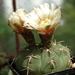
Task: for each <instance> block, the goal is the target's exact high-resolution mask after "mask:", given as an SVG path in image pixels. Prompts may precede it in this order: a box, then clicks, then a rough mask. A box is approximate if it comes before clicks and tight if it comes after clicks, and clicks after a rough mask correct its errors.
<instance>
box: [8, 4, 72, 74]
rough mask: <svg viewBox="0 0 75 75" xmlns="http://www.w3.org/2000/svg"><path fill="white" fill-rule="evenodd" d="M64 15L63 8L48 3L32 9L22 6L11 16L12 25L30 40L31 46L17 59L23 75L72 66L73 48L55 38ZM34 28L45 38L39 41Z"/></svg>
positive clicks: (16, 62) (10, 24) (17, 66)
mask: <svg viewBox="0 0 75 75" xmlns="http://www.w3.org/2000/svg"><path fill="white" fill-rule="evenodd" d="M60 18H61V10H60V8H58V7H56V6H55V5H54V4H50V5H49V4H47V3H44V4H42V5H40V6H39V7H37V8H34V10H32V11H31V12H30V13H26V11H25V10H24V9H18V10H17V11H16V12H13V13H12V15H11V16H10V17H9V21H8V22H9V23H8V24H9V26H10V27H11V28H13V30H14V31H15V32H17V33H18V34H20V35H22V36H23V38H24V39H25V40H26V42H27V43H28V47H26V48H24V49H22V50H20V52H19V54H18V56H17V57H16V58H15V59H14V60H13V63H14V64H15V66H16V70H17V71H18V72H19V73H20V75H43V74H47V73H53V72H57V71H61V70H65V69H68V68H70V67H71V64H72V62H71V60H70V49H69V48H67V47H65V46H63V45H62V44H61V41H60V42H56V41H53V34H54V32H55V30H56V28H57V26H58V25H59V24H60ZM33 30H34V31H33ZM32 31H33V32H34V33H35V31H37V34H38V35H39V38H40V40H41V42H40V43H39V44H37V43H36V40H35V39H36V38H35V37H34V34H33V32H32Z"/></svg>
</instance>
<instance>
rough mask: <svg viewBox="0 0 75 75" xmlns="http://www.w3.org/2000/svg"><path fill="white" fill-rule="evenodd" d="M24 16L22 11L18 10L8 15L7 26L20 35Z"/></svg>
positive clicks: (24, 13)
mask: <svg viewBox="0 0 75 75" xmlns="http://www.w3.org/2000/svg"><path fill="white" fill-rule="evenodd" d="M25 15H26V12H25V10H24V9H18V10H17V11H16V12H13V13H12V15H10V17H9V20H8V25H9V26H10V27H11V28H12V29H14V31H16V32H18V33H21V32H22V31H23V23H24V21H23V17H24V16H25Z"/></svg>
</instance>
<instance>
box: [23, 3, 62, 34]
mask: <svg viewBox="0 0 75 75" xmlns="http://www.w3.org/2000/svg"><path fill="white" fill-rule="evenodd" d="M60 18H61V11H60V8H57V7H56V6H55V5H54V4H51V5H49V4H47V3H44V5H40V7H37V8H34V10H33V11H32V12H30V13H28V14H26V16H25V17H23V20H24V21H25V22H24V27H25V28H27V29H35V30H38V32H39V33H40V34H49V33H50V32H51V31H53V30H55V28H56V27H57V26H58V24H59V23H60Z"/></svg>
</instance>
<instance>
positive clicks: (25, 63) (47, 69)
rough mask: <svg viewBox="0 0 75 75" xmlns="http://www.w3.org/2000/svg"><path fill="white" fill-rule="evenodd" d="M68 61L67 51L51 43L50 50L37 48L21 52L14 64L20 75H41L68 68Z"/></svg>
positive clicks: (59, 44)
mask: <svg viewBox="0 0 75 75" xmlns="http://www.w3.org/2000/svg"><path fill="white" fill-rule="evenodd" d="M69 60H70V52H69V49H68V48H67V47H64V46H63V45H61V43H59V42H58V43H57V44H56V43H55V42H53V43H52V46H51V48H50V49H47V48H44V47H37V48H36V49H29V48H28V49H25V50H24V51H21V52H20V54H19V55H18V56H17V58H16V59H15V62H14V63H15V65H16V68H17V70H18V71H19V72H20V73H21V74H22V73H23V74H26V73H29V75H43V74H47V73H52V72H56V71H60V70H64V69H67V68H69V67H70V61H69Z"/></svg>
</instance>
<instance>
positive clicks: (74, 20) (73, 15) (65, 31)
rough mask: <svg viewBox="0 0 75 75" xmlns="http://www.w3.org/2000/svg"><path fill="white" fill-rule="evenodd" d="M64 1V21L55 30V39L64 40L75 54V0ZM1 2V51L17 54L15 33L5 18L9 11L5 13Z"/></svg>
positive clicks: (22, 41)
mask: <svg viewBox="0 0 75 75" xmlns="http://www.w3.org/2000/svg"><path fill="white" fill-rule="evenodd" d="M63 1H64V2H63V4H62V5H61V10H62V19H61V20H62V22H61V25H59V26H58V28H57V30H56V32H55V36H54V39H56V40H57V41H64V42H63V43H62V44H63V45H65V46H67V47H69V48H70V49H71V51H72V54H73V55H75V0H63ZM1 3H2V0H0V52H5V53H12V54H16V48H15V35H14V32H13V31H12V29H11V28H10V27H9V26H8V19H6V18H5V15H7V13H5V11H4V8H3V6H2V4H1ZM10 6H11V5H10ZM7 9H8V7H7ZM36 36H37V35H36ZM19 38H20V39H19V40H20V48H23V47H24V45H25V43H24V40H23V39H22V37H21V36H20V37H19ZM36 39H37V38H36Z"/></svg>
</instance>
